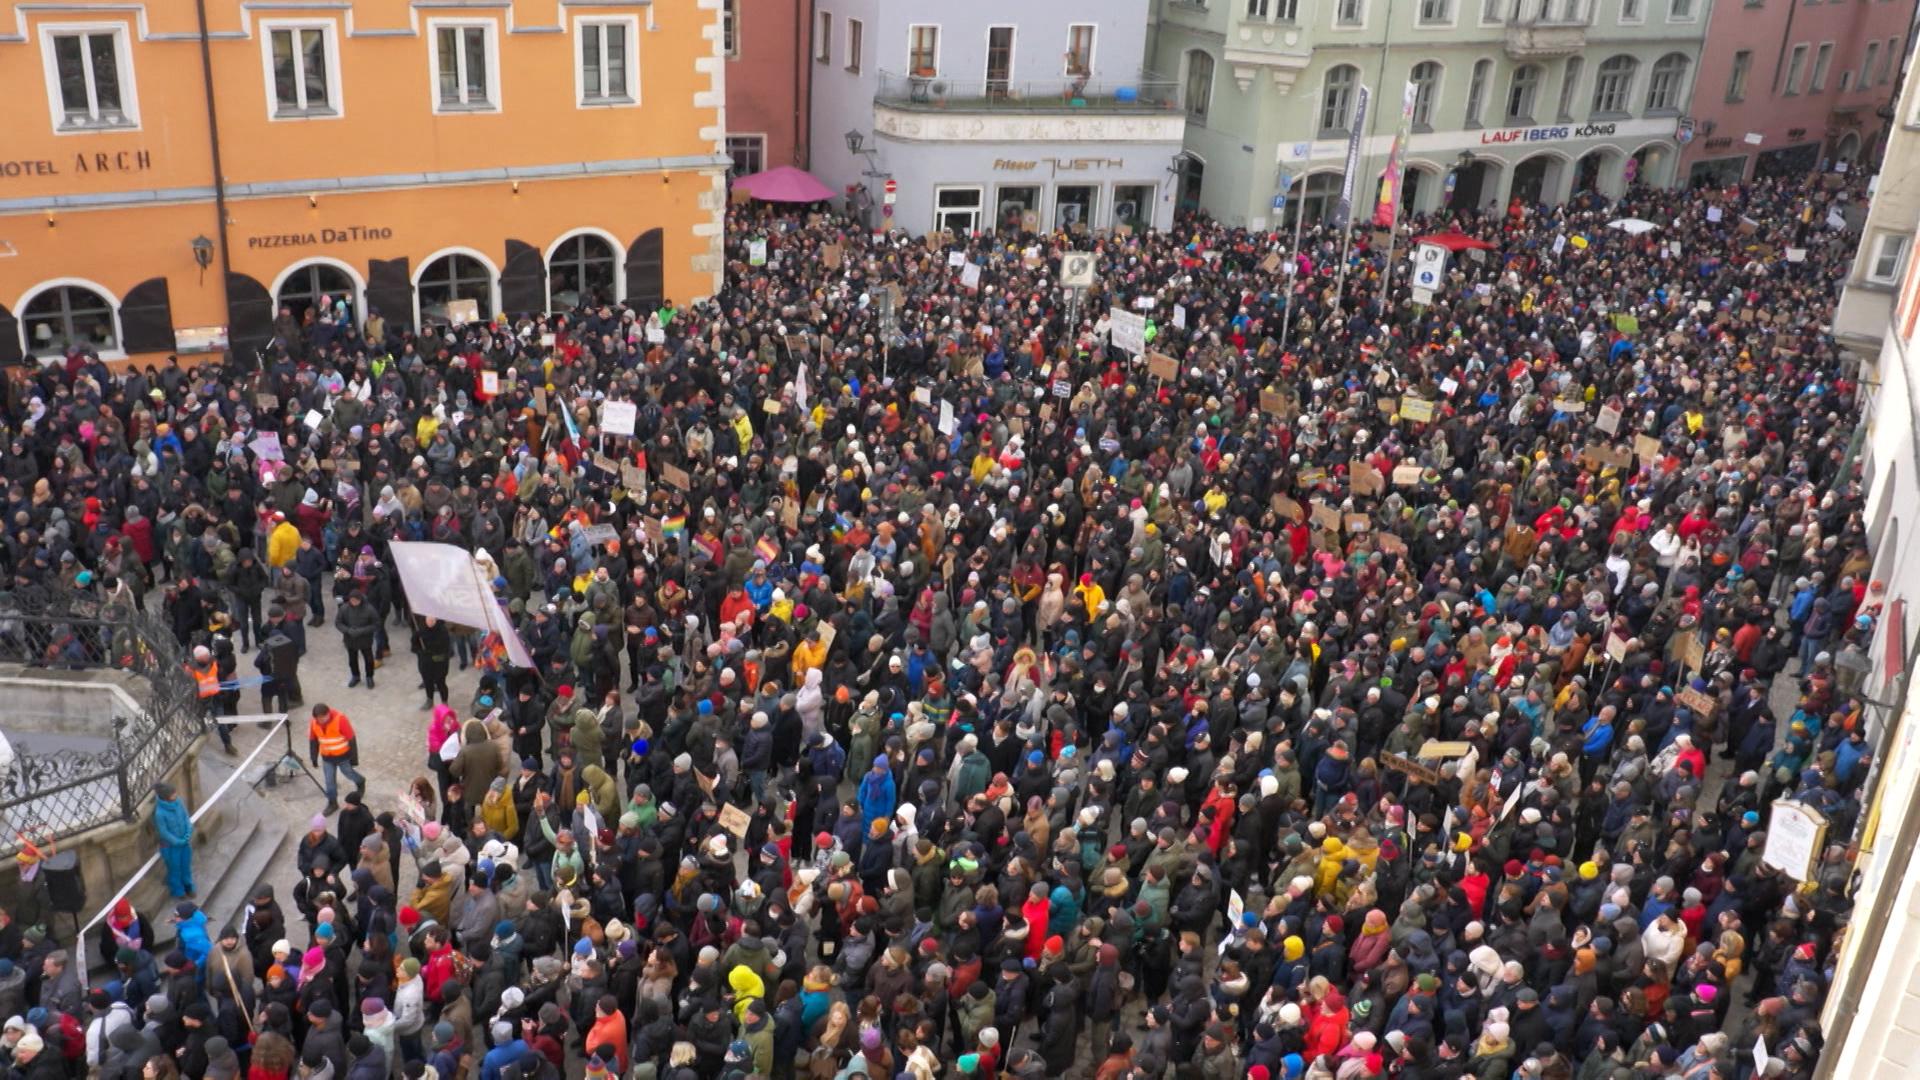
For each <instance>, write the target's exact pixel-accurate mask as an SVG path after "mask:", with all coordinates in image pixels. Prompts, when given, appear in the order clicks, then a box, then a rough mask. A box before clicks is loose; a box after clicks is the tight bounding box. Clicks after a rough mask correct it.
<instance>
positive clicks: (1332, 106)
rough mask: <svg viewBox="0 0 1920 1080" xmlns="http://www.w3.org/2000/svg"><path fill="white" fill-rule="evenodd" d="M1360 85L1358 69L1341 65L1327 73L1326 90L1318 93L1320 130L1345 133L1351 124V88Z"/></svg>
mask: <svg viewBox="0 0 1920 1080" xmlns="http://www.w3.org/2000/svg"><path fill="white" fill-rule="evenodd" d="M1359 84H1360V69H1359V68H1357V67H1354V66H1353V65H1352V64H1341V65H1340V66H1339V67H1336V68H1333V69H1332V70H1330V71H1328V72H1327V85H1326V89H1324V90H1322V91H1321V93H1320V130H1321V131H1324V132H1335V131H1346V130H1348V129H1349V127H1351V125H1352V124H1353V88H1354V87H1355V86H1358V85H1359Z"/></svg>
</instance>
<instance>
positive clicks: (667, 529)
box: [660, 514, 687, 536]
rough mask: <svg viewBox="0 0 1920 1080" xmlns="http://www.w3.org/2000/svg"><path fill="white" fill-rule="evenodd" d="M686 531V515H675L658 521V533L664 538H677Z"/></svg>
mask: <svg viewBox="0 0 1920 1080" xmlns="http://www.w3.org/2000/svg"><path fill="white" fill-rule="evenodd" d="M686 531H687V515H685V514H675V515H673V516H672V517H670V518H661V519H660V532H661V533H662V534H663V535H666V536H679V535H681V534H683V533H685V532H686Z"/></svg>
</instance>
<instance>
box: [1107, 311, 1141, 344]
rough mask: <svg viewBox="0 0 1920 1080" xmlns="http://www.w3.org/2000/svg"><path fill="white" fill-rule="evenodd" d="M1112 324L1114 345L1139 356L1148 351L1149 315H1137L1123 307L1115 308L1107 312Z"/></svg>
mask: <svg viewBox="0 0 1920 1080" xmlns="http://www.w3.org/2000/svg"><path fill="white" fill-rule="evenodd" d="M1107 319H1108V322H1109V323H1110V324H1111V326H1112V333H1113V346H1114V348H1116V349H1121V350H1124V351H1126V352H1129V353H1132V354H1133V355H1135V356H1139V355H1140V354H1141V353H1144V352H1146V351H1147V317H1146V316H1145V315H1136V314H1134V313H1133V312H1131V311H1127V310H1124V309H1122V308H1113V309H1112V310H1111V311H1109V312H1108V314H1107Z"/></svg>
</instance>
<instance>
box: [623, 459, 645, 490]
mask: <svg viewBox="0 0 1920 1080" xmlns="http://www.w3.org/2000/svg"><path fill="white" fill-rule="evenodd" d="M620 486H621V487H623V488H626V489H627V490H628V491H645V490H646V488H647V472H646V470H645V469H642V468H641V467H640V466H638V465H635V464H632V463H631V462H621V463H620Z"/></svg>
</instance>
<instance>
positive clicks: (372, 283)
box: [0, 0, 727, 362]
mask: <svg viewBox="0 0 1920 1080" xmlns="http://www.w3.org/2000/svg"><path fill="white" fill-rule="evenodd" d="M204 5H205V10H204V22H203V21H202V17H203V16H202V14H201V13H200V12H199V11H197V10H196V8H197V5H196V3H195V2H194V0H169V2H165V3H162V2H159V0H148V2H135V3H128V2H124V0H117V2H97V3H89V2H85V0H81V2H74V3H62V4H59V5H17V6H13V7H10V8H7V9H5V10H4V11H0V95H3V96H4V98H5V100H7V101H8V102H9V104H10V108H9V110H8V121H7V125H6V127H7V135H8V137H7V139H6V140H5V147H4V149H0V362H18V361H20V360H22V359H23V358H44V357H47V356H49V355H59V354H61V353H63V352H64V351H65V349H66V348H68V347H70V346H72V345H76V344H79V345H87V346H91V347H92V348H94V349H96V350H98V351H99V353H100V355H101V356H102V357H104V358H107V359H110V360H111V359H128V358H130V359H134V360H136V361H142V362H144V361H146V360H149V359H152V358H154V357H159V356H164V355H165V354H169V353H177V354H179V355H181V356H182V357H183V358H189V357H190V354H192V353H196V352H205V351H213V350H218V349H221V348H223V347H230V348H231V349H232V351H233V352H234V353H235V354H237V355H239V356H241V357H243V358H244V357H248V356H251V355H252V350H255V349H259V348H262V347H264V346H266V345H267V344H268V343H269V342H270V340H271V337H272V333H273V331H272V324H273V320H274V318H275V317H276V315H278V314H279V313H280V312H281V310H282V309H288V310H289V311H290V312H291V314H293V315H294V316H295V317H296V318H300V317H302V316H304V314H305V313H306V311H307V310H308V309H310V308H311V307H312V306H313V305H315V304H320V303H325V304H327V305H329V306H330V307H335V306H338V305H340V304H346V305H347V306H348V308H349V310H350V312H351V313H352V315H353V317H354V318H355V320H356V321H359V320H361V319H364V318H365V316H366V315H367V313H369V312H378V313H379V314H380V315H381V316H382V317H383V318H384V319H385V320H386V321H387V323H388V325H389V326H395V325H399V326H411V327H419V326H430V325H434V324H436V323H444V322H446V321H448V320H449V319H450V318H459V317H463V316H464V315H465V314H466V313H467V312H468V311H471V312H472V313H473V314H474V315H476V316H478V317H481V318H487V317H491V316H493V315H496V314H502V313H504V314H507V315H517V314H522V313H530V312H537V311H545V310H560V309H568V308H571V307H572V306H573V305H574V304H575V303H577V302H580V301H582V300H589V301H592V300H617V299H626V300H631V301H632V302H633V303H635V304H636V305H657V304H659V303H660V302H661V301H663V300H668V299H670V300H673V301H675V302H676V303H687V302H690V301H694V300H699V299H702V298H705V297H708V296H711V295H713V294H715V293H716V292H718V290H719V287H720V279H721V270H722V252H721V244H722V236H721V232H722V215H723V212H724V204H725V198H726V196H725V182H726V167H727V159H726V157H725V154H724V150H725V123H726V121H725V70H726V60H725V55H724V51H723V45H722V33H723V30H722V21H721V13H722V0H660V2H658V3H646V2H634V0H351V2H348V0H204ZM216 162H217V166H216ZM216 175H218V176H219V177H221V178H222V182H219V183H216V179H215V178H216ZM223 210H224V213H223V212H222V211H223ZM468 302H471V308H469V306H468ZM643 310H644V308H643Z"/></svg>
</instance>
